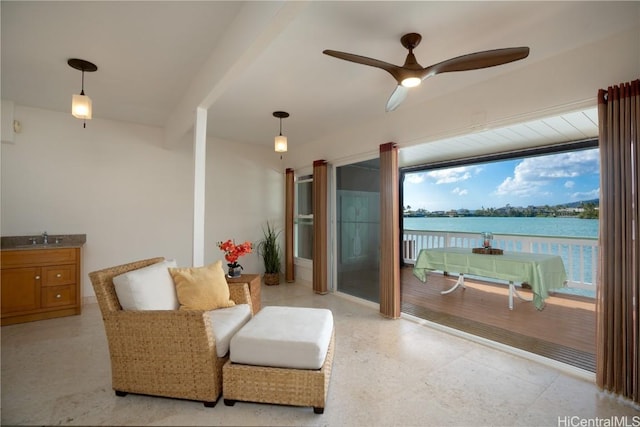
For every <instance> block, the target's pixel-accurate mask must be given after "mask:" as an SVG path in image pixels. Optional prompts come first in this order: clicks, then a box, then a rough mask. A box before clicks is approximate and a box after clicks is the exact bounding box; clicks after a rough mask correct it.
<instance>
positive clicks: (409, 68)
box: [323, 33, 529, 111]
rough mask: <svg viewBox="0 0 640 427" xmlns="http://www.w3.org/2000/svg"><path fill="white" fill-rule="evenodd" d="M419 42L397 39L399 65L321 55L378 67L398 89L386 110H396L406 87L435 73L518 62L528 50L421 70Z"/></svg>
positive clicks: (485, 53)
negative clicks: (401, 55)
mask: <svg viewBox="0 0 640 427" xmlns="http://www.w3.org/2000/svg"><path fill="white" fill-rule="evenodd" d="M420 40H422V36H421V35H420V34H418V33H409V34H405V35H404V36H402V38H400V43H402V46H404V47H405V48H406V49H408V50H409V53H408V54H407V59H406V60H405V61H404V65H402V66H398V65H394V64H389V63H388V62H384V61H380V60H378V59H373V58H367V57H366V56H360V55H354V54H352V53H346V52H339V51H336V50H324V51H323V53H324V54H326V55H329V56H333V57H335V58H339V59H344V60H346V61H351V62H356V63H358V64H363V65H369V66H371V67H376V68H381V69H383V70H385V71H387V72H388V73H389V74H391V75H392V76H393V77H394V78H395V79H396V81H397V82H398V86H397V87H396V89H395V90H394V91H393V93H392V94H391V97H389V101H387V107H386V111H393V110H395V109H396V108H398V106H399V105H400V104H401V103H402V101H404V100H405V98H406V97H407V94H408V93H409V88H411V87H415V86H418V85H419V84H420V83H421V82H422V80H424V79H426V78H429V77H431V76H435V75H436V74H441V73H448V72H451V71H467V70H477V69H480V68H488V67H493V66H495V65H502V64H507V63H509V62H513V61H518V60H520V59H524V58H526V57H527V56H529V48H528V47H509V48H505V49H494V50H485V51H482V52H475V53H470V54H468V55H462V56H458V57H455V58H451V59H447V60H446V61H442V62H439V63H437V64H434V65H430V66H428V67H424V68H423V67H422V65H420V64H418V61H417V60H416V57H415V55H414V54H413V49H414V48H415V47H416V46H418V45H419V44H420Z"/></svg>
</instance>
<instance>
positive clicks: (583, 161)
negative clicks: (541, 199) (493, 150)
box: [494, 150, 600, 197]
mask: <svg viewBox="0 0 640 427" xmlns="http://www.w3.org/2000/svg"><path fill="white" fill-rule="evenodd" d="M599 156H600V155H599V152H598V150H582V151H572V152H568V153H559V154H556V155H551V156H544V157H529V158H526V159H524V160H522V161H521V162H520V163H518V164H517V165H516V167H515V168H514V170H513V176H510V177H507V178H506V179H505V180H504V181H503V182H502V183H501V184H500V185H499V186H498V187H497V188H496V190H495V192H494V194H496V195H498V196H504V195H510V196H516V197H522V196H539V195H541V194H542V193H541V190H542V189H543V187H544V186H545V185H548V184H549V182H550V181H551V180H553V179H558V178H574V177H578V176H583V175H590V174H597V173H599V168H600V166H599V159H600V157H599ZM569 183H570V184H569ZM572 186H573V181H571V180H568V181H567V182H566V183H565V187H567V188H571V187H572Z"/></svg>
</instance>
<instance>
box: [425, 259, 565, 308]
mask: <svg viewBox="0 0 640 427" xmlns="http://www.w3.org/2000/svg"><path fill="white" fill-rule="evenodd" d="M429 270H438V271H443V272H456V273H459V274H460V276H459V277H458V281H457V282H456V284H455V285H454V286H453V287H452V288H450V289H448V290H446V291H442V292H441V293H442V294H448V293H450V292H453V291H454V290H455V289H456V288H458V287H459V286H462V287H463V288H464V275H465V274H472V275H475V276H481V277H489V278H494V279H501V280H507V281H509V309H510V310H513V295H514V294H515V295H516V296H517V297H518V298H520V299H522V300H523V301H533V304H534V305H535V307H536V308H537V309H538V310H542V309H543V308H544V304H545V302H544V300H545V299H546V298H547V297H548V296H549V291H550V290H553V289H559V288H562V287H563V286H564V283H565V281H566V280H567V273H566V271H565V268H564V263H563V262H562V258H561V257H560V256H558V255H550V254H538V253H529V252H504V253H503V254H502V255H487V254H475V253H472V251H471V249H467V248H435V249H422V250H421V251H420V254H419V255H418V259H417V260H416V264H415V266H414V269H413V274H414V275H415V276H416V277H417V278H418V279H420V280H421V281H422V282H426V280H427V271H429ZM514 282H520V283H528V284H529V285H530V286H531V290H532V291H533V299H532V300H527V299H525V298H523V297H522V296H521V295H520V294H519V293H518V291H517V290H516V289H515V286H514Z"/></svg>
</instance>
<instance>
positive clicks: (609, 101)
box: [596, 80, 640, 403]
mask: <svg viewBox="0 0 640 427" xmlns="http://www.w3.org/2000/svg"><path fill="white" fill-rule="evenodd" d="M598 120H599V129H600V169H601V173H600V194H601V196H600V242H599V248H600V249H599V250H600V264H599V267H600V268H599V274H598V276H599V277H598V279H599V283H598V292H597V300H596V316H597V328H596V339H597V341H596V342H597V350H596V351H597V357H596V381H597V384H598V386H599V387H600V388H602V389H604V390H607V391H610V392H613V393H615V394H618V395H620V396H622V397H625V398H628V399H631V400H632V401H634V402H635V403H640V388H639V387H640V384H639V382H640V380H639V378H640V373H639V372H640V355H639V352H640V349H639V346H640V340H639V338H640V336H639V333H640V332H639V329H640V310H638V303H639V301H638V297H639V296H640V292H639V291H640V288H639V286H640V285H639V282H640V224H639V223H638V221H639V220H640V196H639V187H640V178H639V174H638V168H639V167H640V140H639V136H638V132H640V80H635V81H633V82H631V83H626V84H622V85H620V86H614V87H610V88H608V90H604V89H601V90H600V91H598Z"/></svg>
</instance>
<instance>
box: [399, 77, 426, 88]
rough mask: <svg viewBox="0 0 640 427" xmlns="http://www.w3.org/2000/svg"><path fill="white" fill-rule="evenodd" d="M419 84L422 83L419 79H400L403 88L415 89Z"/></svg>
mask: <svg viewBox="0 0 640 427" xmlns="http://www.w3.org/2000/svg"><path fill="white" fill-rule="evenodd" d="M420 83H422V79H421V78H419V77H407V78H406V79H402V82H401V83H400V84H401V85H402V86H404V87H416V86H420Z"/></svg>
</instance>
